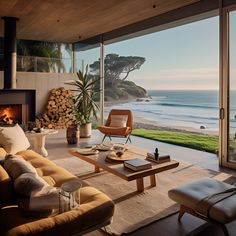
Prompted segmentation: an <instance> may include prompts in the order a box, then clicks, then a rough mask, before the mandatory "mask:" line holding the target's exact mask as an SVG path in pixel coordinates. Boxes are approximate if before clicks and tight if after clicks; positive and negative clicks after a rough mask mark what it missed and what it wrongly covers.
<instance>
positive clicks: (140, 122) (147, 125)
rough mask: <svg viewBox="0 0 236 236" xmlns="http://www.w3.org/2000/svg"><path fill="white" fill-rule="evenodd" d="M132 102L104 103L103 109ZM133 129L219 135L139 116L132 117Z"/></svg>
mask: <svg viewBox="0 0 236 236" xmlns="http://www.w3.org/2000/svg"><path fill="white" fill-rule="evenodd" d="M133 101H136V99H128V100H120V101H109V102H105V109H106V108H110V107H112V106H117V105H123V104H125V103H130V102H133ZM107 112H108V111H107ZM107 112H105V115H106V116H107V115H108V113H107ZM155 123H157V124H155ZM134 129H149V130H150V129H152V130H163V131H164V130H165V131H173V132H182V133H195V134H204V135H215V136H218V135H219V131H217V130H208V129H197V128H193V127H188V126H180V125H168V124H165V123H160V122H154V121H151V120H148V119H145V118H143V117H140V116H135V117H134Z"/></svg>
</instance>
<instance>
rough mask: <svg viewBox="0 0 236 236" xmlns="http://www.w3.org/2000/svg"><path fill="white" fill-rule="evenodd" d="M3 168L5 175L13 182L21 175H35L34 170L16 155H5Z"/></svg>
mask: <svg viewBox="0 0 236 236" xmlns="http://www.w3.org/2000/svg"><path fill="white" fill-rule="evenodd" d="M4 168H5V170H6V171H7V173H8V174H9V175H10V176H11V178H12V179H13V181H15V180H16V178H18V177H19V176H20V175H21V174H24V173H34V174H37V172H36V169H35V168H34V167H33V166H32V165H31V164H30V163H29V162H27V161H26V160H24V159H23V158H22V157H21V156H17V155H11V154H9V155H6V157H5V161H4Z"/></svg>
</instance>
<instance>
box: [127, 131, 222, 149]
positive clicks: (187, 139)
mask: <svg viewBox="0 0 236 236" xmlns="http://www.w3.org/2000/svg"><path fill="white" fill-rule="evenodd" d="M132 134H133V135H136V136H140V137H143V138H148V139H152V140H158V141H161V142H165V143H171V144H175V145H179V146H183V147H188V148H193V149H197V150H201V151H206V152H211V153H216V151H217V150H218V137H217V136H213V135H204V134H195V133H183V132H174V131H163V130H145V129H135V130H133V132H132Z"/></svg>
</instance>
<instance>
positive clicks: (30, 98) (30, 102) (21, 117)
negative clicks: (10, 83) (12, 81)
mask: <svg viewBox="0 0 236 236" xmlns="http://www.w3.org/2000/svg"><path fill="white" fill-rule="evenodd" d="M29 121H30V122H34V121H35V90H32V89H26V90H25V89H2V90H0V125H13V124H16V123H18V124H20V125H23V126H26V125H27V123H28V122H29Z"/></svg>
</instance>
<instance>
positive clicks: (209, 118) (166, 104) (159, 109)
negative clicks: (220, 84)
mask: <svg viewBox="0 0 236 236" xmlns="http://www.w3.org/2000/svg"><path fill="white" fill-rule="evenodd" d="M148 94H149V95H150V96H151V99H150V100H149V101H146V100H143V101H131V102H128V103H123V104H119V105H115V106H112V107H106V108H105V111H108V110H110V109H113V108H114V109H131V110H132V111H133V113H134V117H141V118H144V119H146V120H148V121H151V122H152V123H153V124H154V125H158V124H159V125H166V126H182V127H189V128H194V129H200V126H204V127H205V128H206V130H209V131H218V130H219V92H218V91H212V90H211V91H206V90H204V91H196V90H194V91H189V90H183V91H180V90H178V91H177V90H175V91H173V90H169V91H167V90H166V91H158V90H150V91H148ZM231 101H235V102H234V103H233V102H232V103H231V105H230V106H231V117H230V126H231V128H233V129H234V128H236V119H235V115H236V91H234V92H232V93H231Z"/></svg>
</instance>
